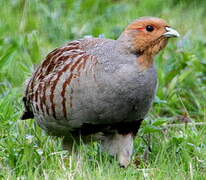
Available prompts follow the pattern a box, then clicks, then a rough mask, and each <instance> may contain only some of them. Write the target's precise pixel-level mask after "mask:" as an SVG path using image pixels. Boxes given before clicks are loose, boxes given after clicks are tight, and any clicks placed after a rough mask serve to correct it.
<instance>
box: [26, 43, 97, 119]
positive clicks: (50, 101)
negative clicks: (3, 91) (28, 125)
mask: <svg viewBox="0 0 206 180" xmlns="http://www.w3.org/2000/svg"><path fill="white" fill-rule="evenodd" d="M80 43H81V42H80V41H73V42H71V43H69V44H67V45H66V46H64V47H62V48H58V49H55V50H54V51H52V52H51V53H50V54H49V55H48V56H47V57H46V59H45V60H44V61H43V63H42V64H41V65H40V66H39V68H38V69H37V70H36V72H35V73H34V74H33V76H32V78H31V79H30V81H29V83H28V85H27V88H26V93H25V95H26V96H25V98H24V100H25V109H26V111H25V112H27V113H26V115H28V111H27V110H28V109H31V110H32V113H33V114H34V116H35V115H36V116H38V115H39V114H40V115H41V116H43V117H51V118H54V119H60V118H64V119H67V118H68V116H69V110H71V109H72V108H73V103H72V101H73V92H74V90H75V87H74V86H73V85H72V84H77V86H78V84H81V77H82V76H87V74H88V73H90V74H92V72H93V68H94V67H95V66H96V65H97V63H98V61H97V58H96V57H95V56H93V55H90V54H87V52H85V51H84V50H83V49H82V48H81V47H80ZM92 77H93V78H94V79H95V74H94V73H93V74H92ZM28 106H29V107H28ZM23 117H26V116H25V114H24V116H23ZM31 118H32V116H31ZM24 119H26V118H24Z"/></svg>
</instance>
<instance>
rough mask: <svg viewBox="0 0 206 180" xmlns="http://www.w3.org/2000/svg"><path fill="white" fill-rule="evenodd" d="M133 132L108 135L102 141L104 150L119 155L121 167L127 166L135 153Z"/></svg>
mask: <svg viewBox="0 0 206 180" xmlns="http://www.w3.org/2000/svg"><path fill="white" fill-rule="evenodd" d="M133 140H134V135H133V133H128V134H119V133H115V134H113V135H108V136H106V137H105V138H104V140H103V142H102V146H103V150H104V151H107V152H108V153H109V154H111V155H113V156H117V158H118V161H119V163H120V166H121V167H125V168H126V167H127V166H128V165H129V163H130V160H131V156H132V153H133Z"/></svg>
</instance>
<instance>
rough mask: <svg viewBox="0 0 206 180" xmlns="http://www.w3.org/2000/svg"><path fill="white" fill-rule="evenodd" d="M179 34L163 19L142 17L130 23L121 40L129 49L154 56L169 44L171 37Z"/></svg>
mask: <svg viewBox="0 0 206 180" xmlns="http://www.w3.org/2000/svg"><path fill="white" fill-rule="evenodd" d="M178 36H179V33H178V32H177V31H176V30H174V29H172V28H171V27H170V26H169V25H168V23H167V22H166V21H164V20H163V19H160V18H155V17H142V18H139V19H137V20H135V21H134V22H133V23H131V24H130V25H128V27H127V28H126V29H125V31H124V32H123V33H122V35H121V36H120V37H119V40H120V41H121V42H122V43H124V44H125V45H126V47H127V48H128V50H129V51H131V52H134V53H137V54H138V55H142V54H146V55H148V56H151V57H153V56H154V55H156V54H157V53H158V52H159V51H160V50H162V49H163V48H164V47H165V46H166V45H167V42H168V39H169V38H171V37H178Z"/></svg>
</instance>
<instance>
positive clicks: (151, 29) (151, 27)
mask: <svg viewBox="0 0 206 180" xmlns="http://www.w3.org/2000/svg"><path fill="white" fill-rule="evenodd" d="M146 30H147V31H148V32H152V31H153V30H154V27H153V26H151V25H148V26H146Z"/></svg>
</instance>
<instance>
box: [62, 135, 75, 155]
mask: <svg viewBox="0 0 206 180" xmlns="http://www.w3.org/2000/svg"><path fill="white" fill-rule="evenodd" d="M75 143H76V142H75V139H74V138H73V137H64V138H63V141H62V147H63V149H64V150H67V151H69V153H72V151H73V150H74V148H75Z"/></svg>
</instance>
